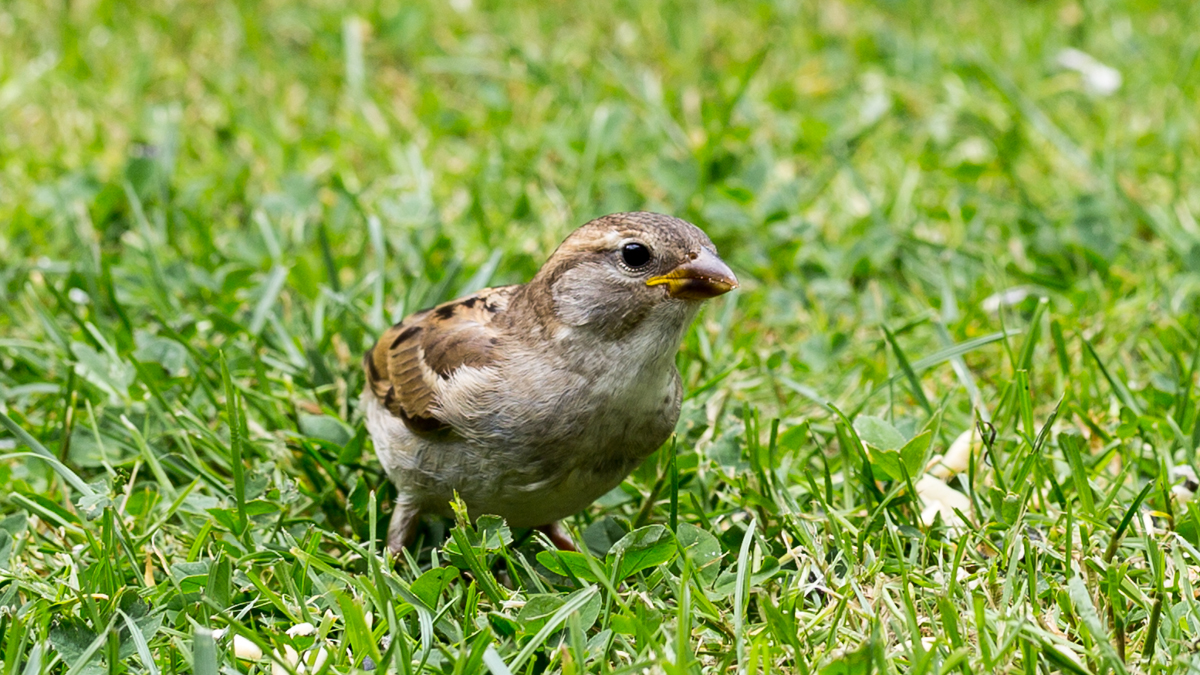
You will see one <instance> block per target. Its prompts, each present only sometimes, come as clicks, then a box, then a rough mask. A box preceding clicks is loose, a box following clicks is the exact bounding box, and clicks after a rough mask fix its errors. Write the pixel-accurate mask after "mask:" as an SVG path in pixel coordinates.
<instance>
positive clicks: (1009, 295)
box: [979, 286, 1034, 313]
mask: <svg viewBox="0 0 1200 675" xmlns="http://www.w3.org/2000/svg"><path fill="white" fill-rule="evenodd" d="M1033 292H1034V288H1033V287H1032V286H1013V287H1012V288H1006V289H1004V290H1003V291H1000V292H999V293H993V294H991V295H989V296H987V297H986V298H984V299H983V302H981V303H979V308H980V309H982V310H983V311H985V312H988V313H994V312H998V311H1000V308H1001V307H1011V306H1012V305H1015V304H1017V303H1019V302H1021V301H1022V300H1024V299H1025V298H1028V297H1029V296H1030V295H1032V294H1033Z"/></svg>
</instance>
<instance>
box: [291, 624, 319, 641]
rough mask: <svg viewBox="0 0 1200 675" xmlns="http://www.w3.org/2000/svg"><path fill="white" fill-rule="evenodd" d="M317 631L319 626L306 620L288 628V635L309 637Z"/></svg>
mask: <svg viewBox="0 0 1200 675" xmlns="http://www.w3.org/2000/svg"><path fill="white" fill-rule="evenodd" d="M315 632H317V627H316V626H314V625H312V624H311V623H308V622H307V621H305V622H304V623H298V624H296V625H295V626H292V627H291V628H289V629H287V635H288V637H293V638H294V637H307V636H309V635H312V634H313V633H315Z"/></svg>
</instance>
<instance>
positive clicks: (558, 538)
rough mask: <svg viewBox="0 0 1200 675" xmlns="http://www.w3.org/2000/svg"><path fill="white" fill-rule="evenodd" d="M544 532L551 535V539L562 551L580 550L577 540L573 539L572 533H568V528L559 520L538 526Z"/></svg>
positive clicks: (548, 535)
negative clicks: (576, 543) (577, 546)
mask: <svg viewBox="0 0 1200 675" xmlns="http://www.w3.org/2000/svg"><path fill="white" fill-rule="evenodd" d="M536 529H537V530H538V531H539V532H541V533H542V534H545V535H546V536H547V537H550V541H551V542H553V543H554V545H555V546H556V547H558V550H560V551H578V550H579V549H578V548H576V546H575V542H574V541H573V540H572V539H571V535H570V534H567V528H565V527H563V526H562V523H559V522H558V521H557V520H556V521H554V522H553V523H550V524H549V525H541V526H538V527H537V528H536Z"/></svg>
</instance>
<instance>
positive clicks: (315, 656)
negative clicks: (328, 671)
mask: <svg viewBox="0 0 1200 675" xmlns="http://www.w3.org/2000/svg"><path fill="white" fill-rule="evenodd" d="M327 660H329V652H327V651H325V648H324V647H317V648H316V649H310V650H308V651H306V652H304V665H305V667H306V668H307V669H308V672H310V673H315V672H317V671H319V670H321V666H323V665H325V661H327Z"/></svg>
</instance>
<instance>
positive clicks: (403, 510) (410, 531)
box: [387, 500, 421, 555]
mask: <svg viewBox="0 0 1200 675" xmlns="http://www.w3.org/2000/svg"><path fill="white" fill-rule="evenodd" d="M420 520H421V512H420V511H418V510H417V509H415V508H413V507H412V506H411V505H409V504H406V503H405V502H404V501H402V500H397V501H396V504H395V505H394V506H393V507H392V520H391V522H390V523H388V535H387V545H388V550H390V551H391V552H392V553H393V554H396V555H399V554H400V551H401V549H403V548H404V547H405V546H407V545H409V544H410V543H412V540H413V537H414V536H416V534H417V523H419V522H420Z"/></svg>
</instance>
